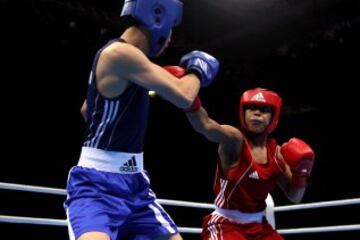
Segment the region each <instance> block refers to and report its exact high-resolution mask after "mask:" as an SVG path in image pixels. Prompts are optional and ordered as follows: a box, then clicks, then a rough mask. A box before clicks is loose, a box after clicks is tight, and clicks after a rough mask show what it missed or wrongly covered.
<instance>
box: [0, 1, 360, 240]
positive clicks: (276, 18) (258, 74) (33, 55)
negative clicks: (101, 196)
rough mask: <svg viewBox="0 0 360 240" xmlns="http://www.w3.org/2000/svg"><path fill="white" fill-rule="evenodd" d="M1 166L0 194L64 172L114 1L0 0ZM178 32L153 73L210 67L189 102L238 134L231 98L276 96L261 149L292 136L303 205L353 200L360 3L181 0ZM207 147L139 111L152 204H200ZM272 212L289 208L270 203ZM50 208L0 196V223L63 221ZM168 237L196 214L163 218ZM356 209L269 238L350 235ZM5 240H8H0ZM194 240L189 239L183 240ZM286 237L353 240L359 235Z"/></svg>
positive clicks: (20, 195) (286, 222)
mask: <svg viewBox="0 0 360 240" xmlns="http://www.w3.org/2000/svg"><path fill="white" fill-rule="evenodd" d="M0 3H1V5H0V29H1V37H0V43H1V44H0V49H1V58H2V61H1V65H0V66H1V80H2V83H1V89H2V91H1V92H2V94H1V95H0V96H1V101H0V109H1V112H2V113H1V125H2V139H3V140H2V148H1V150H2V161H1V163H2V164H1V167H0V182H11V183H20V184H28V185H39V186H48V187H57V188H64V187H65V185H66V179H67V173H68V171H69V169H70V168H71V166H73V165H75V164H76V163H77V159H78V156H79V151H80V148H81V143H82V134H83V130H84V123H83V121H82V119H81V116H80V114H79V108H80V106H81V103H82V101H83V99H84V97H85V94H86V85H87V79H88V74H89V71H90V66H91V62H92V58H93V56H94V54H95V52H96V51H97V49H98V48H99V47H101V46H102V45H103V44H104V43H105V42H106V41H107V40H108V39H109V38H112V37H117V36H119V34H120V33H119V29H120V26H119V21H118V15H119V12H120V9H121V6H122V1H115V0H102V1H99V0H72V1H70V0H0ZM184 3H185V4H184V11H185V12H184V18H183V23H182V25H181V26H180V27H179V28H177V29H176V30H175V32H174V35H173V42H172V45H171V46H170V47H169V49H168V51H167V52H166V54H165V55H164V56H163V57H162V58H160V59H158V60H156V61H157V63H159V64H166V65H170V64H177V62H178V60H179V58H180V57H181V56H182V55H183V54H185V53H186V52H188V51H191V50H194V49H199V50H203V51H207V52H209V53H211V54H213V55H214V56H216V57H217V58H218V59H219V60H220V61H221V64H222V65H221V70H220V72H219V75H218V78H217V79H216V81H215V82H214V83H213V84H212V85H211V86H210V87H209V88H207V89H203V90H201V92H200V96H201V97H202V101H203V104H204V106H205V107H206V108H207V109H208V112H209V113H210V116H211V117H212V118H214V119H216V120H217V121H219V122H220V123H226V124H232V125H237V124H238V113H237V110H238V102H239V96H240V94H241V93H242V92H243V91H244V90H246V89H248V88H252V87H257V86H261V87H267V88H270V89H273V90H275V91H277V92H278V93H279V94H280V95H281V96H282V97H283V100H284V109H283V112H282V115H281V119H280V124H279V126H278V129H277V130H276V131H275V132H274V134H273V135H274V137H276V138H277V139H278V141H279V142H280V143H281V142H283V141H286V140H287V139H289V138H290V137H293V136H296V137H299V138H302V139H304V140H306V141H307V142H308V143H309V144H310V145H311V146H312V147H313V148H314V150H315V152H316V162H315V166H314V170H313V179H312V180H313V183H312V185H311V187H309V189H308V191H307V192H306V195H305V197H304V201H303V202H316V201H327V200H337V199H347V198H358V197H360V188H359V186H358V183H359V180H358V172H359V171H358V170H357V166H358V162H359V160H360V159H359V152H358V149H359V129H360V127H359V117H358V115H359V103H360V102H359V100H358V97H359V91H358V88H357V87H356V86H357V85H358V84H359V83H358V80H359V79H360V72H359V71H360V70H359V67H360V66H359V56H360V55H359V54H360V51H359V50H360V47H359V43H360V14H359V13H360V2H359V1H357V0H258V1H255V0H242V1H235V0H223V1H215V0H196V1H195V0H193V1H190V0H186V1H184ZM216 152H217V145H216V144H213V143H210V142H207V141H206V140H205V138H203V137H202V136H200V135H198V134H196V133H195V132H194V131H193V130H192V129H191V127H190V125H189V124H188V123H187V121H186V118H185V116H184V114H183V113H182V111H181V110H179V109H176V108H175V107H173V106H171V105H170V104H169V103H168V102H165V101H163V100H161V99H160V98H154V99H152V107H151V115H150V122H149V126H148V131H147V135H146V144H145V168H146V169H147V170H148V171H149V172H150V175H151V180H152V187H153V189H154V191H155V192H156V193H157V195H158V197H159V198H163V199H177V200H188V201H197V202H208V203H210V202H212V199H213V196H212V183H213V173H214V168H215V158H216ZM272 195H273V198H274V200H275V204H276V205H278V206H279V205H288V204H290V203H289V202H288V201H287V200H286V199H285V197H284V196H283V195H282V194H281V193H280V191H278V190H275V192H273V194H272ZM63 200H64V197H63V196H52V195H44V194H33V193H25V192H14V191H8V190H1V191H0V215H1V214H3V215H14V216H32V217H49V218H58V219H64V218H65V214H64V211H63V209H62V202H63ZM166 209H167V210H168V211H169V213H170V214H171V215H172V217H173V218H174V220H175V221H176V222H177V224H178V225H179V226H182V227H200V226H201V219H202V217H203V216H204V215H205V214H207V213H208V212H209V211H207V210H194V209H188V208H174V207H167V206H166ZM359 213H360V207H359V206H346V207H335V208H326V209H317V210H306V211H301V212H299V211H292V212H286V213H277V214H276V220H277V226H278V228H279V229H285V228H296V227H310V226H326V225H340V224H358V223H359V222H360V218H359V215H360V214H359ZM0 230H1V234H2V236H7V238H8V239H25V238H29V237H30V238H31V239H39V240H40V239H67V231H66V229H65V228H63V227H45V226H35V225H15V224H4V223H0ZM9 237H10V238H9ZM1 238H3V237H1ZM184 238H185V239H200V237H199V235H184ZM4 239H5V238H4ZM287 239H360V231H353V232H334V233H323V234H303V235H288V236H287Z"/></svg>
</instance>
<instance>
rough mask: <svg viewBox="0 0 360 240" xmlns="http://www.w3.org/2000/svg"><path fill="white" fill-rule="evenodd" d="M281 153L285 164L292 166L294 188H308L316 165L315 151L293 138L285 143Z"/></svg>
mask: <svg viewBox="0 0 360 240" xmlns="http://www.w3.org/2000/svg"><path fill="white" fill-rule="evenodd" d="M280 151H281V154H282V156H283V157H284V160H285V162H286V163H287V164H288V165H289V166H290V169H291V172H292V174H293V184H294V186H297V187H306V186H307V184H308V181H309V179H310V174H311V171H312V167H313V164H314V159H315V154H314V151H313V150H312V149H311V147H310V146H309V145H308V144H307V143H305V142H304V141H302V140H301V139H298V138H291V139H290V140H289V141H288V142H286V143H284V144H283V145H282V146H281V148H280Z"/></svg>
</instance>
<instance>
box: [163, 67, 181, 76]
mask: <svg viewBox="0 0 360 240" xmlns="http://www.w3.org/2000/svg"><path fill="white" fill-rule="evenodd" d="M163 68H164V69H165V70H166V71H168V72H169V73H171V74H172V75H173V76H175V77H177V78H181V77H183V76H184V75H185V74H186V70H185V68H182V67H179V66H164V67H163Z"/></svg>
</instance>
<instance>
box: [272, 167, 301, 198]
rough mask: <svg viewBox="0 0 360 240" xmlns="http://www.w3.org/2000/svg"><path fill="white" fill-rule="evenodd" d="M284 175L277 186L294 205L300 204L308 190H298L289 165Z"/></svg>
mask: <svg viewBox="0 0 360 240" xmlns="http://www.w3.org/2000/svg"><path fill="white" fill-rule="evenodd" d="M285 168H286V169H285V171H284V174H283V175H281V176H280V177H279V179H278V180H277V185H278V186H279V187H280V189H281V190H282V192H283V193H284V195H285V196H286V197H287V199H289V201H291V202H293V203H299V202H301V200H302V199H303V197H304V194H305V190H306V188H298V187H295V186H294V185H293V184H292V173H291V170H290V167H289V165H287V164H286V167H285Z"/></svg>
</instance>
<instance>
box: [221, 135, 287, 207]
mask: <svg viewBox="0 0 360 240" xmlns="http://www.w3.org/2000/svg"><path fill="white" fill-rule="evenodd" d="M276 147H277V144H276V141H275V139H268V141H267V143H266V149H267V159H268V162H267V163H266V164H259V163H256V162H255V161H254V159H253V158H252V155H251V151H250V146H249V144H248V143H247V141H246V140H244V142H243V147H242V152H241V156H240V161H239V164H237V165H235V166H233V167H231V168H230V169H229V170H228V171H227V172H226V173H224V172H223V170H222V168H221V164H220V157H219V159H218V164H217V169H216V176H215V185H214V193H215V196H216V198H215V205H216V206H217V207H219V208H225V209H233V210H239V211H241V212H245V213H253V212H260V211H263V210H264V209H265V208H266V203H265V199H266V197H267V195H268V193H269V192H271V191H272V190H273V188H274V187H275V185H276V180H277V178H278V177H279V176H280V175H281V174H282V173H283V172H284V169H285V166H284V163H283V162H282V161H281V160H279V159H278V158H277V153H276Z"/></svg>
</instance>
